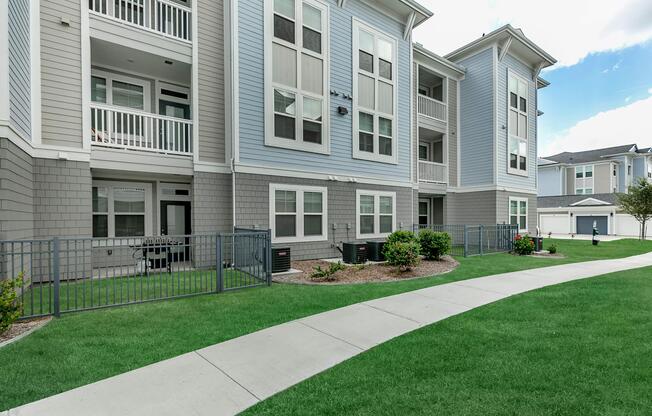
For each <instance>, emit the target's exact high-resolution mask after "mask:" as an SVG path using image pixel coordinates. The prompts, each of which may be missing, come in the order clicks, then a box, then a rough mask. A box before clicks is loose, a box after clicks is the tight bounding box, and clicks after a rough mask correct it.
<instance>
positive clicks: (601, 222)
mask: <svg viewBox="0 0 652 416" xmlns="http://www.w3.org/2000/svg"><path fill="white" fill-rule="evenodd" d="M594 223H595V225H596V226H597V228H598V232H599V233H600V235H606V234H607V233H608V224H609V217H606V216H600V217H589V216H578V217H577V234H588V235H591V234H593V224H594Z"/></svg>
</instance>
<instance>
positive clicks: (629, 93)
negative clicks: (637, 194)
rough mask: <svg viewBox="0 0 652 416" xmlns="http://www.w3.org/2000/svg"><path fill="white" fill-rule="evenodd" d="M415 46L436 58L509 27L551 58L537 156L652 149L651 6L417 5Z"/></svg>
mask: <svg viewBox="0 0 652 416" xmlns="http://www.w3.org/2000/svg"><path fill="white" fill-rule="evenodd" d="M419 2H420V3H421V4H423V5H424V6H426V7H427V8H428V9H430V10H431V11H432V12H433V13H434V16H433V17H432V18H430V19H429V20H427V21H426V22H424V23H422V24H421V25H420V26H419V27H417V28H416V29H415V31H414V38H413V39H414V41H415V42H419V43H421V44H423V45H424V46H425V47H426V48H428V49H430V50H432V51H433V52H435V53H437V54H439V55H445V54H447V53H449V52H451V51H453V50H455V49H457V48H459V47H460V46H462V45H464V44H466V43H468V42H471V41H473V40H474V39H476V38H478V37H480V36H482V34H483V33H489V32H491V31H492V30H494V29H496V28H498V27H500V26H502V25H504V24H507V23H510V24H511V25H512V26H514V27H516V28H521V29H522V30H523V32H525V35H526V36H527V37H528V38H529V39H531V40H532V41H533V42H535V43H536V44H538V45H539V46H540V47H542V48H543V49H544V50H546V51H547V52H548V53H549V54H551V55H552V56H553V57H555V58H556V59H557V61H558V63H557V64H556V65H555V66H554V67H553V68H548V69H546V70H544V71H543V72H542V73H541V76H542V77H543V78H545V79H546V80H548V81H550V82H551V85H550V86H549V87H547V88H544V89H542V90H539V109H540V110H541V111H543V112H544V113H545V114H544V115H543V116H541V117H539V132H538V133H539V135H538V149H539V156H549V155H553V154H556V153H560V152H564V151H578V150H588V149H595V148H600V147H608V146H617V145H621V144H628V143H636V144H638V145H639V147H649V146H652V0H618V1H614V0H592V1H588V0H547V1H545V2H541V1H538V2H534V1H532V0H456V1H450V2H443V1H440V0H420V1H419Z"/></svg>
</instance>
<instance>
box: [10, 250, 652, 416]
mask: <svg viewBox="0 0 652 416" xmlns="http://www.w3.org/2000/svg"><path fill="white" fill-rule="evenodd" d="M646 266H652V253H647V254H643V255H640V256H634V257H628V258H624V259H616V260H599V261H593V262H585V263H575V264H567V265H559V266H552V267H545V268H540V269H530V270H525V271H519V272H514V273H504V274H498V275H493V276H485V277H480V278H475V279H470V280H463V281H459V282H455V283H448V284H443V285H439V286H432V287H429V288H426V289H420V290H416V291H413V292H407V293H402V294H399V295H394V296H389V297H386V298H380V299H375V300H371V301H367V302H362V303H358V304H354V305H351V306H347V307H344V308H340V309H335V310H332V311H328V312H324V313H320V314H318V315H313V316H309V317H307V318H303V319H299V320H296V321H292V322H288V323H285V324H281V325H277V326H274V327H271V328H267V329H264V330H261V331H258V332H255V333H252V334H249V335H245V336H242V337H240V338H235V339H232V340H229V341H226V342H222V343H220V344H216V345H213V346H210V347H207V348H203V349H201V350H197V351H194V352H191V353H188V354H184V355H181V356H178V357H175V358H172V359H169V360H166V361H161V362H159V363H156V364H152V365H149V366H146V367H143V368H140V369H137V370H134V371H130V372H128V373H124V374H120V375H118V376H115V377H111V378H108V379H106V380H102V381H98V382H96V383H93V384H89V385H87V386H83V387H79V388H77V389H74V390H70V391H68V392H65V393H61V394H58V395H55V396H52V397H49V398H46V399H43V400H39V401H37V402H34V403H30V404H27V405H25V406H21V407H19V408H16V409H13V410H10V411H8V412H5V414H4V415H3V416H5V415H12V416H15V415H21V416H23V415H48V416H59V415H61V416H64V415H65V416H76V415H79V416H82V415H84V416H87V415H94V416H100V415H123V416H124V415H134V416H135V415H138V416H143V415H157V416H161V415H180V414H182V415H211V416H212V415H233V414H237V413H238V412H241V411H243V410H244V409H246V408H248V407H250V406H252V405H254V404H256V403H257V402H258V401H261V400H264V399H265V398H267V397H270V396H271V395H273V394H275V393H278V392H280V391H282V390H284V389H287V388H288V387H290V386H292V385H294V384H296V383H299V382H301V381H302V380H305V379H307V378H309V377H311V376H313V375H315V374H317V373H320V372H322V371H324V370H326V369H328V368H330V367H333V366H335V365H336V364H338V363H340V362H342V361H344V360H346V359H349V358H351V357H353V356H355V355H357V354H360V353H361V352H363V351H365V350H368V349H370V348H372V347H373V346H375V345H378V344H380V343H383V342H385V341H388V340H390V339H392V338H394V337H397V336H399V335H402V334H405V333H407V332H410V331H413V330H415V329H417V328H419V327H422V326H424V325H429V324H432V323H434V322H437V321H440V320H443V319H446V318H448V317H450V316H453V315H457V314H459V313H462V312H465V311H468V310H470V309H473V308H477V307H479V306H482V305H486V304H488V303H491V302H495V301H497V300H500V299H504V298H507V297H509V296H512V295H516V294H519V293H523V292H527V291H530V290H534V289H539V288H542V287H545V286H551V285H555V284H559V283H564V282H568V281H571V280H577V279H584V278H588V277H593V276H598V275H603V274H607V273H613V272H619V271H623V270H628V269H635V268H640V267H646Z"/></svg>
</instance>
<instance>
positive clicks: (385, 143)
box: [353, 20, 397, 163]
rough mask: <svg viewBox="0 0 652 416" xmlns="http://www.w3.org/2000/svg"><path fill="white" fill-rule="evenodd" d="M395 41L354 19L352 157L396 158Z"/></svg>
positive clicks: (391, 159) (391, 161)
mask: <svg viewBox="0 0 652 416" xmlns="http://www.w3.org/2000/svg"><path fill="white" fill-rule="evenodd" d="M396 65H397V42H396V39H394V38H392V37H390V36H387V35H385V34H383V33H381V32H378V31H377V30H375V29H373V28H371V27H369V26H367V25H365V24H363V23H361V22H359V21H357V20H354V21H353V157H354V158H358V159H368V160H374V161H379V162H386V163H396V161H397V155H396V153H397V137H396V131H397V129H396V88H397V86H396Z"/></svg>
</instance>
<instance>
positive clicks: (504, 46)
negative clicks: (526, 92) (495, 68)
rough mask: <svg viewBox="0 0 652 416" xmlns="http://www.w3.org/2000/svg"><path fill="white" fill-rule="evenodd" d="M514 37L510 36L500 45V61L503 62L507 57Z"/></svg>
mask: <svg viewBox="0 0 652 416" xmlns="http://www.w3.org/2000/svg"><path fill="white" fill-rule="evenodd" d="M513 39H514V38H513V37H512V36H510V37H508V38H507V39H506V40H505V42H503V44H502V45H500V55H498V62H502V61H503V59H504V58H505V55H507V52H508V51H509V47H510V46H511V45H512V40H513ZM535 79H536V77H535Z"/></svg>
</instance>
